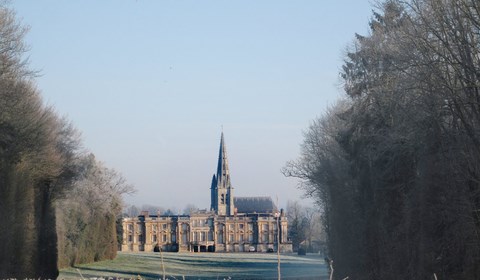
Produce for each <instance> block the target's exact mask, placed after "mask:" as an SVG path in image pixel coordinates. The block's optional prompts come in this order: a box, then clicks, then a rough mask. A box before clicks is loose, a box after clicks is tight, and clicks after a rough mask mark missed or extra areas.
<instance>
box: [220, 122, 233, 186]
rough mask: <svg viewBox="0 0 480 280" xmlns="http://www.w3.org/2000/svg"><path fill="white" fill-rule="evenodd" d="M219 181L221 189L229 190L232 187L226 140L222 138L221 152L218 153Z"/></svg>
mask: <svg viewBox="0 0 480 280" xmlns="http://www.w3.org/2000/svg"><path fill="white" fill-rule="evenodd" d="M217 181H218V185H219V187H223V188H228V187H229V186H230V171H229V170H228V159H227V149H226V147H225V138H224V136H223V131H222V136H221V138H220V150H219V152H218V166H217Z"/></svg>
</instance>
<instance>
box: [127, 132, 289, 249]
mask: <svg viewBox="0 0 480 280" xmlns="http://www.w3.org/2000/svg"><path fill="white" fill-rule="evenodd" d="M233 190H234V188H233V187H232V185H231V183H230V172H229V169H228V160H227V151H226V149H225V141H224V137H223V132H222V135H221V140H220V152H219V156H218V166H217V173H216V174H214V175H213V179H212V185H211V188H210V192H211V205H210V211H207V210H202V211H196V212H194V213H191V214H190V215H149V214H148V212H143V213H142V214H141V215H140V216H138V217H134V218H124V219H123V244H122V251H150V252H151V251H158V250H162V251H170V252H245V251H257V252H267V251H271V250H274V251H276V250H277V249H279V250H280V252H292V243H291V242H290V241H288V237H287V228H288V221H287V217H286V215H285V213H284V212H283V209H282V210H280V211H278V210H277V207H276V206H275V204H274V203H273V201H272V199H271V198H270V197H235V196H234V193H233ZM277 241H279V242H277Z"/></svg>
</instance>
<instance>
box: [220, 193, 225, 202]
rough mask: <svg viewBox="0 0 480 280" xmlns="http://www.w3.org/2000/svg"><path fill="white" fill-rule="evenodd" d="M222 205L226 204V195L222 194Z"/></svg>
mask: <svg viewBox="0 0 480 280" xmlns="http://www.w3.org/2000/svg"><path fill="white" fill-rule="evenodd" d="M221 203H222V204H225V195H224V194H222V198H221Z"/></svg>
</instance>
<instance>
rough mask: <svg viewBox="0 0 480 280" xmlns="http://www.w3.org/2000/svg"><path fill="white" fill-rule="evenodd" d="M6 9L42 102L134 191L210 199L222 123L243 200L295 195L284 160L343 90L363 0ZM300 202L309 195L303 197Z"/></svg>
mask: <svg viewBox="0 0 480 280" xmlns="http://www.w3.org/2000/svg"><path fill="white" fill-rule="evenodd" d="M11 6H12V7H13V8H14V9H15V10H16V11H17V15H18V17H19V18H21V20H22V22H23V24H26V25H29V26H30V32H29V33H28V35H27V37H26V41H27V43H28V44H29V45H30V46H31V51H30V52H29V56H30V61H31V66H32V67H33V68H34V69H37V70H41V76H40V77H39V78H38V79H37V82H38V88H39V89H40V90H41V92H42V94H43V96H44V99H45V101H46V102H47V103H48V104H50V105H53V106H55V108H56V109H57V111H58V113H60V114H62V115H67V116H68V118H69V119H70V120H72V121H73V122H74V124H75V125H76V126H77V127H78V129H79V130H80V131H82V133H83V139H84V143H85V146H86V147H87V148H88V149H90V150H91V151H92V152H93V153H95V155H96V156H97V158H98V159H99V160H101V161H103V162H105V163H106V164H107V165H108V166H109V167H113V168H115V169H117V170H119V171H120V172H122V173H123V174H124V176H125V177H126V178H127V180H128V181H129V182H131V183H133V184H134V185H135V186H136V188H137V190H138V192H137V193H136V194H135V195H134V196H131V197H126V199H127V202H128V203H133V204H137V205H141V204H155V205H160V206H163V207H165V208H171V207H176V208H177V209H178V210H181V209H183V207H184V206H185V205H186V204H188V203H193V204H195V205H197V206H199V207H201V208H207V207H209V205H210V201H209V199H210V196H209V188H210V180H211V178H212V175H213V173H214V172H215V171H216V163H217V157H218V145H219V141H220V133H221V126H222V125H223V127H224V133H225V141H226V145H227V152H228V156H229V161H230V170H231V176H232V184H233V186H234V187H235V193H236V195H239V196H263V195H268V196H272V197H273V198H274V199H275V197H276V196H278V199H279V202H280V206H285V205H286V201H287V200H289V199H300V198H301V196H302V192H301V191H300V190H298V189H297V188H296V185H297V181H296V180H294V179H291V178H285V177H284V176H283V175H282V174H281V173H280V169H281V168H282V166H284V164H285V162H286V161H288V160H291V159H295V158H296V157H297V156H298V153H299V145H300V144H301V142H302V141H303V137H302V130H305V129H306V128H307V127H308V125H309V123H310V122H311V120H312V119H314V118H315V117H317V116H319V115H321V114H322V113H323V112H324V110H325V109H326V108H327V106H328V105H331V104H332V103H333V102H334V101H335V100H336V99H337V97H338V96H340V95H341V94H342V89H341V86H340V85H339V78H338V71H339V69H340V68H341V65H342V56H343V54H344V50H345V48H346V46H347V44H349V43H351V42H352V40H353V38H354V33H355V32H357V33H360V34H365V33H366V32H367V30H368V20H369V19H370V17H371V10H372V6H371V4H370V3H369V1H368V0H316V1H314V0H312V1H266V0H261V1H247V0H242V1H201V0H192V1H180V0H179V1H173V0H172V1H162V0H157V1H153V0H152V1H146V0H138V1H133V0H131V1H121V0H115V1H114V0H108V1H107V0H102V1H98V0H90V1H83V0H82V1H80V0H79V1H61V0H55V1H54V0H49V1H33V0H29V1H27V0H17V1H13V2H12V4H11ZM305 203H308V201H305Z"/></svg>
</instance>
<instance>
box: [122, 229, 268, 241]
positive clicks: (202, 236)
mask: <svg viewBox="0 0 480 280" xmlns="http://www.w3.org/2000/svg"><path fill="white" fill-rule="evenodd" d="M247 235H248V242H250V243H253V233H248V234H239V235H238V240H235V235H234V234H230V235H229V242H230V243H233V242H237V241H238V242H244V241H245V239H244V237H246V236H247ZM167 237H168V236H167V234H162V235H161V236H160V238H161V242H163V243H166V242H167V241H168V239H167ZM207 237H208V241H213V233H212V232H211V231H209V232H204V231H201V232H194V233H193V240H192V241H193V242H205V241H207V240H206V239H207ZM157 238H158V237H157V235H156V234H154V235H152V242H153V243H156V242H158V239H157ZM171 240H172V242H176V235H175V234H172V235H171ZM128 242H130V243H131V242H133V235H132V234H129V235H128ZM138 242H144V236H143V235H138ZM182 242H183V243H187V234H186V233H183V234H182ZM217 242H218V243H223V232H218V234H217ZM259 242H263V243H268V242H269V234H268V233H263V234H262V235H261V239H260V240H259ZM273 242H277V236H276V235H274V241H273Z"/></svg>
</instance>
